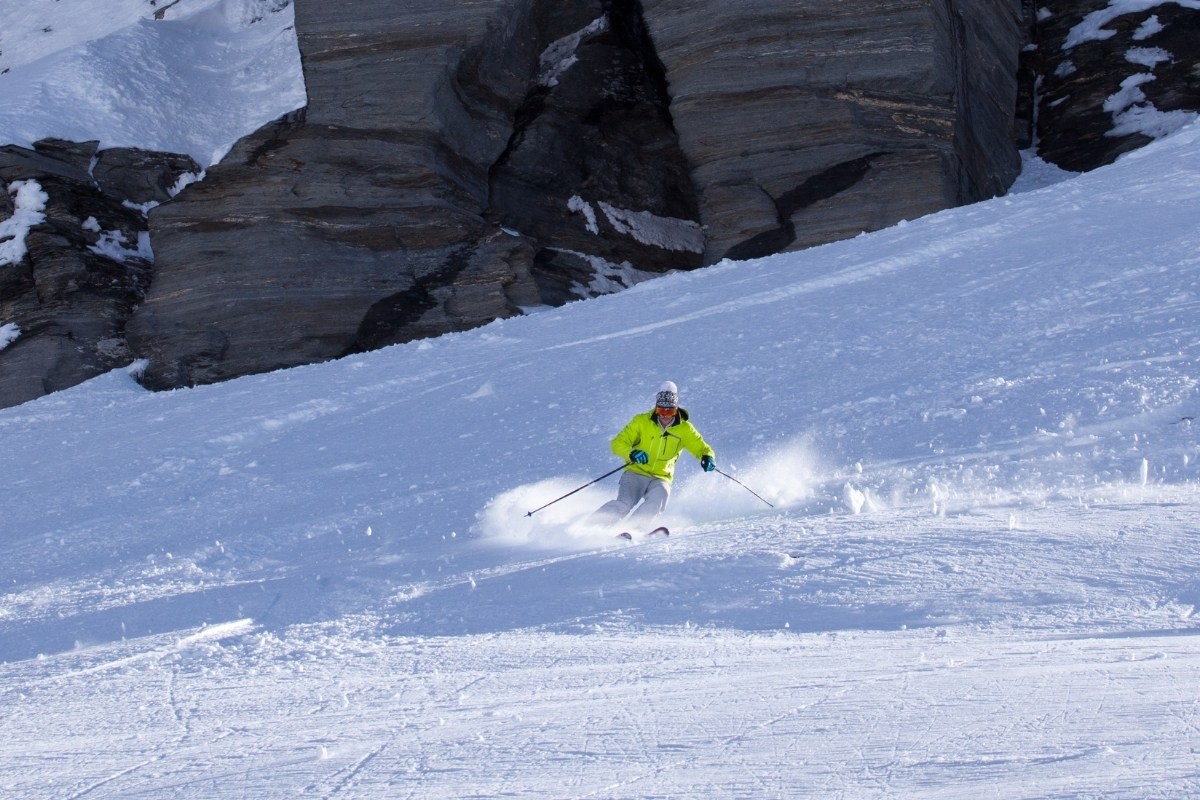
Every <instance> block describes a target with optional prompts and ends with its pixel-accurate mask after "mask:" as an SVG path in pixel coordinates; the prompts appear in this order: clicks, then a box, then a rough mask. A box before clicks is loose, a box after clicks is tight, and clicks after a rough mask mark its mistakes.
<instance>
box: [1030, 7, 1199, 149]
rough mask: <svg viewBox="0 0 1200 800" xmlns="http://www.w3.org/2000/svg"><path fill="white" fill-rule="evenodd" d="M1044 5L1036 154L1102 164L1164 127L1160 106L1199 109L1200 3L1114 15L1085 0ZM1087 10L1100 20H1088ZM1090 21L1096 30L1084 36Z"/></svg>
mask: <svg viewBox="0 0 1200 800" xmlns="http://www.w3.org/2000/svg"><path fill="white" fill-rule="evenodd" d="M1041 7H1042V8H1043V9H1044V10H1043V14H1042V16H1041V18H1040V19H1039V22H1038V26H1037V36H1038V51H1037V58H1038V67H1037V71H1038V72H1039V73H1040V74H1041V75H1042V85H1041V93H1040V102H1039V105H1038V137H1039V143H1038V153H1039V155H1041V156H1042V157H1043V158H1045V159H1046V160H1047V161H1051V162H1053V163H1055V164H1057V165H1059V166H1060V167H1063V168H1064V169H1069V170H1074V171H1079V172H1082V171H1086V170H1090V169H1095V168H1096V167H1099V166H1103V165H1105V164H1110V163H1112V162H1113V161H1115V160H1116V159H1117V158H1118V157H1119V156H1120V155H1121V154H1123V153H1127V152H1129V151H1131V150H1135V149H1137V148H1139V147H1142V146H1144V145H1145V144H1147V143H1148V142H1150V141H1152V140H1153V138H1154V136H1155V135H1161V133H1163V132H1166V131H1167V130H1168V129H1169V127H1170V120H1169V119H1168V120H1163V119H1162V116H1163V115H1171V114H1174V115H1176V116H1178V117H1180V118H1181V119H1192V118H1195V114H1196V113H1197V112H1200V43H1198V41H1197V38H1196V32H1197V31H1198V30H1200V9H1195V8H1187V7H1185V6H1183V5H1181V4H1178V3H1161V4H1158V5H1155V6H1153V7H1151V8H1140V9H1137V10H1133V11H1130V12H1128V13H1124V14H1117V13H1115V12H1111V11H1109V10H1108V9H1107V7H1097V4H1096V3H1092V2H1083V0H1051V2H1046V3H1044V4H1042V6H1041ZM1089 15H1097V16H1093V17H1092V20H1093V21H1102V22H1103V24H1102V25H1099V26H1096V25H1084V24H1082V23H1083V22H1084V21H1085V20H1086V19H1088V17H1089ZM1093 29H1095V30H1098V31H1099V35H1098V36H1085V35H1083V34H1084V33H1085V32H1086V31H1088V30H1093ZM1164 122H1166V123H1167V125H1166V127H1161V126H1162V125H1163V123H1164ZM1156 126H1159V127H1158V128H1157V130H1156ZM1147 131H1149V132H1147Z"/></svg>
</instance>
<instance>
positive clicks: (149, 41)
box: [0, 0, 307, 166]
mask: <svg viewBox="0 0 1200 800" xmlns="http://www.w3.org/2000/svg"><path fill="white" fill-rule="evenodd" d="M0 19H3V20H4V25H3V27H2V28H0V143H2V144H17V145H21V146H22V147H29V146H31V145H32V144H33V143H34V142H35V141H38V140H39V139H43V138H47V137H55V138H59V139H68V140H72V141H80V142H84V141H92V140H97V141H99V142H100V147H101V148H108V147H140V148H143V149H147V150H160V151H164V152H171V153H186V154H188V155H190V156H192V157H193V158H194V159H196V161H197V162H199V163H200V165H201V166H210V165H212V164H215V163H216V162H218V161H220V160H221V158H222V157H224V155H225V154H226V153H227V152H229V148H231V147H232V146H233V144H234V142H236V141H237V140H238V139H240V138H241V137H243V136H245V135H247V134H249V133H251V132H253V131H255V130H257V129H258V128H260V127H262V126H263V125H264V124H266V123H268V122H270V121H271V120H273V119H276V118H278V117H280V116H282V115H283V114H286V113H287V112H289V111H292V110H294V109H296V108H299V107H301V106H303V105H304V104H305V103H306V102H307V99H306V96H305V93H304V76H303V72H302V70H301V67H300V51H299V49H298V47H297V45H296V30H295V27H294V24H293V20H294V13H293V9H292V6H291V3H290V2H289V0H174V2H172V0H104V2H97V0H54V2H48V0H39V1H38V2H26V1H25V0H0Z"/></svg>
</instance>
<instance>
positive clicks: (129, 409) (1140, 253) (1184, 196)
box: [0, 125, 1200, 800]
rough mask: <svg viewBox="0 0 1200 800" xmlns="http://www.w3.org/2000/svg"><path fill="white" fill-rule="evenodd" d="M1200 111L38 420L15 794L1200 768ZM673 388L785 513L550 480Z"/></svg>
mask: <svg viewBox="0 0 1200 800" xmlns="http://www.w3.org/2000/svg"><path fill="white" fill-rule="evenodd" d="M1198 145H1200V126H1197V125H1192V126H1190V127H1188V128H1186V129H1184V130H1183V131H1181V132H1179V133H1177V134H1175V135H1173V136H1171V137H1169V138H1166V139H1163V140H1161V141H1159V142H1156V143H1155V144H1152V145H1150V146H1148V147H1147V148H1145V149H1143V150H1140V151H1138V152H1136V153H1133V154H1130V155H1128V156H1126V157H1125V158H1123V159H1122V160H1121V161H1119V162H1118V163H1117V164H1115V165H1113V166H1111V167H1107V168H1104V169H1101V170H1097V171H1096V172H1093V173H1090V174H1086V175H1080V176H1070V175H1065V174H1062V173H1054V172H1053V171H1051V170H1041V171H1038V170H1031V173H1033V172H1040V174H1038V175H1033V174H1031V176H1030V180H1029V181H1028V182H1026V183H1024V184H1023V186H1022V188H1024V189H1026V191H1022V192H1020V193H1017V194H1013V195H1011V196H1009V197H1007V198H1002V199H998V200H995V201H991V202H987V203H981V204H978V205H974V206H970V207H965V208H960V209H956V210H952V211H947V212H943V213H940V214H936V215H933V216H931V217H927V218H924V219H921V220H916V221H912V222H909V223H907V224H904V225H901V226H897V227H896V228H893V229H890V230H886V231H881V232H878V233H875V234H871V235H864V236H861V237H858V238H856V239H854V240H852V241H846V242H840V243H836V244H831V245H828V246H825V247H821V248H817V249H813V250H808V251H805V252H801V253H795V254H790V255H781V256H776V257H772V258H768V259H763V260H760V261H756V262H746V263H724V264H721V265H718V266H716V267H713V268H709V269H705V270H701V271H699V272H693V273H687V274H675V275H671V276H668V277H664V278H661V279H659V280H654V281H649V282H645V283H642V284H639V285H638V286H636V287H634V288H633V289H630V290H628V291H626V292H622V293H620V294H617V295H612V296H608V297H604V298H600V299H598V300H592V301H587V302H582V303H577V304H572V305H569V306H567V307H564V308H561V309H556V310H548V311H544V312H542V313H539V314H536V315H533V316H529V317H523V318H517V319H512V320H507V321H503V322H496V323H493V324H491V325H488V326H486V327H484V328H481V329H478V330H475V331H471V332H467V333H461V334H455V335H450V336H445V337H442V338H439V339H436V340H430V341H424V342H418V343H412V344H408V345H403V346H397V347H392V348H388V349H386V350H383V351H379V352H376V353H371V354H367V355H360V356H354V357H350V358H346V359H343V360H340V361H337V362H331V363H328V364H324V365H319V366H311V367H304V368H299V369H293V370H288V371H283V372H278V373H274V374H271V375H263V376H255V377H249V378H244V379H240V380H236V381H232V382H229V383H225V384H221V385H216V386H209V387H203V388H196V389H188V390H178V391H174V392H167V393H162V394H151V393H148V392H145V391H143V390H142V389H140V388H139V387H138V386H137V384H136V383H135V382H134V381H133V379H132V378H131V377H130V376H129V375H128V374H126V373H125V372H123V371H117V372H114V373H111V374H108V375H106V376H103V377H101V378H97V379H96V380H93V381H91V382H89V383H87V384H84V385H82V386H79V387H76V388H74V389H70V390H67V391H64V392H60V393H57V394H54V395H50V396H48V397H45V398H42V399H40V400H37V401H34V402H31V403H28V404H25V405H23V406H20V407H17V408H12V409H8V410H5V411H0V440H2V441H3V442H4V466H5V480H6V491H5V495H4V509H3V515H2V516H0V661H3V664H0V709H2V711H0V738H2V740H3V741H4V742H5V743H6V744H5V748H4V755H3V756H2V759H3V769H0V796H4V797H20V798H29V799H31V800H40V799H41V798H45V799H46V800H50V798H55V799H57V798H64V797H76V798H79V797H86V798H90V799H95V798H123V799H124V798H136V797H147V798H148V797H153V798H156V800H160V799H161V798H226V797H228V798H234V797H239V798H240V797H254V798H256V799H257V800H271V799H272V798H281V799H282V798H294V797H299V796H314V797H330V798H331V797H338V798H379V797H421V798H461V797H500V796H505V797H529V798H533V797H580V798H582V797H590V798H633V797H639V798H640V797H745V798H764V797H840V798H879V797H922V798H961V797H964V796H980V797H1003V798H1049V797H1129V798H1133V797H1146V796H1154V797H1168V798H1187V797H1194V796H1196V795H1197V794H1200V754H1198V753H1197V748H1196V736H1197V731H1198V730H1200V728H1198V725H1200V697H1198V696H1197V693H1196V691H1195V688H1194V687H1195V683H1196V681H1195V676H1196V674H1197V672H1198V671H1200V636H1198V635H1197V634H1198V633H1200V627H1198V625H1197V618H1196V609H1197V605H1198V604H1200V578H1198V577H1197V576H1198V575H1200V549H1198V548H1197V546H1196V535H1197V534H1196V520H1197V519H1200V490H1198V487H1200V468H1198V467H1197V464H1198V462H1200V439H1198V438H1197V431H1196V427H1195V425H1194V424H1193V423H1194V420H1193V418H1194V417H1195V416H1196V414H1197V410H1198V409H1197V406H1198V405H1200V403H1198V397H1197V388H1196V387H1197V381H1198V380H1200V356H1198V352H1200V350H1198V348H1200V329H1198V326H1197V320H1200V314H1198V311H1200V302H1198V295H1197V292H1198V289H1197V286H1200V257H1197V253H1200V229H1198V228H1197V227H1196V225H1195V210H1196V208H1197V204H1198V201H1200V146H1198ZM1031 164H1032V162H1031ZM1038 187H1040V188H1038ZM665 379H671V380H674V381H676V382H677V383H678V384H679V386H680V391H681V394H682V404H683V405H684V406H685V407H687V408H688V409H689V410H690V412H691V414H692V417H693V419H694V421H695V422H696V423H697V425H698V426H699V427H700V429H701V430H702V431H703V432H704V433H705V435H706V436H707V438H708V439H709V441H710V442H711V443H712V444H713V445H714V447H715V448H716V450H717V454H718V466H720V467H721V468H722V469H724V470H726V471H727V472H729V473H730V474H731V475H735V476H736V477H737V478H738V479H739V480H741V481H742V482H744V483H745V484H746V485H747V486H749V487H751V488H753V489H754V490H755V491H757V492H759V493H760V494H762V495H763V496H764V497H765V498H766V499H767V500H769V501H771V502H772V503H773V504H774V505H775V507H774V508H768V507H767V506H766V505H765V504H764V503H762V502H760V501H759V500H757V499H756V498H755V497H753V496H752V495H751V494H750V493H749V492H747V491H745V490H744V489H743V488H742V487H740V486H738V485H736V484H735V483H733V482H732V481H730V480H728V479H727V478H725V477H724V476H721V475H718V474H708V475H705V474H703V473H700V472H699V470H698V468H697V467H696V465H695V463H694V461H690V460H687V461H685V462H684V463H683V464H681V467H680V470H679V474H680V478H679V481H678V485H677V487H676V491H675V494H674V497H673V500H672V506H671V508H670V509H669V513H668V517H667V521H668V523H669V524H670V525H671V526H672V527H673V530H674V535H672V536H671V537H670V538H669V539H667V540H645V541H635V542H633V543H631V544H624V545H622V544H619V543H617V540H615V539H612V538H610V537H608V536H607V535H598V534H594V533H592V534H588V533H585V532H581V531H578V530H576V528H575V526H574V525H573V524H572V523H573V522H574V521H575V520H577V519H578V518H579V517H580V516H582V515H585V514H586V513H587V512H589V511H590V510H592V509H593V508H595V507H596V506H598V505H599V504H600V503H601V502H603V501H604V500H606V499H608V498H609V497H610V496H611V495H612V493H613V492H614V491H615V481H616V478H615V477H613V478H610V479H608V480H606V481H602V482H601V483H599V484H597V485H595V486H592V487H589V488H588V489H586V490H584V491H581V492H579V493H577V494H575V495H573V496H572V497H571V498H569V499H568V500H566V501H563V502H561V503H558V504H555V505H552V506H550V507H549V508H547V509H546V510H544V511H541V512H539V513H537V514H535V515H533V516H532V517H529V516H526V512H528V511H530V510H532V509H534V508H536V507H538V506H540V505H542V504H544V503H547V502H549V501H550V500H552V499H554V498H555V497H557V496H558V495H560V494H563V493H565V492H567V491H570V490H571V489H573V488H575V487H577V486H579V485H581V484H583V483H585V482H586V481H588V480H590V479H592V478H593V477H595V476H598V475H601V474H603V473H604V472H605V471H607V470H609V469H612V468H613V467H614V466H615V465H616V464H615V463H614V459H613V458H612V456H611V455H610V454H609V453H608V440H609V438H610V437H611V436H612V435H613V434H614V433H615V432H616V430H617V429H618V428H619V426H620V425H621V424H623V423H624V422H625V421H626V420H627V419H628V418H629V416H630V415H631V414H632V413H634V412H636V411H638V410H639V409H646V408H648V407H649V404H650V403H651V402H652V399H653V392H654V390H655V389H656V388H657V386H658V385H659V384H660V383H661V382H662V381H663V380H665Z"/></svg>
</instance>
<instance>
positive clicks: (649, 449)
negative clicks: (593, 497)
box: [592, 381, 717, 530]
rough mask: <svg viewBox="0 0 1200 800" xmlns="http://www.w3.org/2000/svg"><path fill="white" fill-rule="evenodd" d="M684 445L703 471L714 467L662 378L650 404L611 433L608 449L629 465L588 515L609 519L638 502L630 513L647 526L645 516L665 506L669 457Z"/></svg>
mask: <svg viewBox="0 0 1200 800" xmlns="http://www.w3.org/2000/svg"><path fill="white" fill-rule="evenodd" d="M684 450H687V451H688V452H689V453H691V454H692V455H694V456H695V457H696V458H698V459H700V466H701V468H702V469H703V470H704V471H705V472H712V471H713V470H714V469H716V468H717V462H716V453H715V452H714V451H713V449H712V448H711V447H709V446H708V442H706V441H704V437H703V436H701V435H700V431H698V430H696V428H695V426H693V425H692V423H691V422H689V421H688V412H687V409H683V408H680V407H679V388H678V387H677V386H676V385H675V384H674V383H672V382H671V381H667V382H666V383H664V384H663V385H662V387H660V388H659V390H658V395H657V396H656V397H655V402H654V408H653V409H651V410H650V411H649V412H642V413H640V414H638V415H636V416H635V417H634V418H633V419H631V420H630V421H629V424H628V425H626V426H625V427H624V428H622V429H621V432H620V433H618V434H617V435H616V436H615V437H614V438H613V440H612V451H613V452H614V453H616V454H617V455H618V456H619V457H621V458H624V459H626V460H627V461H628V462H629V466H627V467H626V468H625V471H624V472H623V473H622V474H621V483H620V485H619V486H618V488H617V497H616V499H615V500H610V501H609V502H607V503H605V504H604V505H602V506H601V507H600V508H598V509H596V511H595V513H594V514H593V515H592V519H593V520H594V521H596V522H598V523H600V524H603V525H611V524H613V523H616V522H618V521H620V520H621V519H623V518H624V517H625V515H626V514H629V512H630V511H632V510H633V509H634V506H637V505H638V503H639V502H640V503H641V506H640V507H638V508H637V510H636V511H634V513H633V515H632V516H631V517H630V519H631V520H634V521H636V522H637V523H639V528H645V529H646V530H649V528H650V522H651V521H652V520H653V519H654V518H655V517H657V516H658V515H659V514H660V513H662V510H663V509H664V508H666V507H667V500H668V499H669V498H670V496H671V480H672V479H673V478H674V476H675V461H676V460H677V459H678V458H679V454H680V453H681V452H683V451H684ZM656 530H657V529H656Z"/></svg>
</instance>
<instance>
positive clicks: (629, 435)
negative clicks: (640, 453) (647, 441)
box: [610, 417, 642, 461]
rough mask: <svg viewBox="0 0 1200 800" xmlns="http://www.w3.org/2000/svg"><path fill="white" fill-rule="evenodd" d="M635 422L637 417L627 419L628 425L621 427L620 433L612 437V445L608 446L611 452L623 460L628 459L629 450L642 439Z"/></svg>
mask: <svg viewBox="0 0 1200 800" xmlns="http://www.w3.org/2000/svg"><path fill="white" fill-rule="evenodd" d="M636 423H637V418H636V417H634V418H633V419H631V420H630V421H629V424H628V425H626V426H625V427H624V428H622V429H621V432H620V433H618V434H617V435H616V436H614V437H613V440H612V445H611V446H610V447H611V449H612V451H613V454H614V455H616V456H617V458H620V459H622V460H624V461H629V453H630V451H632V450H633V449H634V448H635V447H637V446H638V444H640V443H641V441H642V437H641V435H640V434H639V433H638V430H637V425H636Z"/></svg>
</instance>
